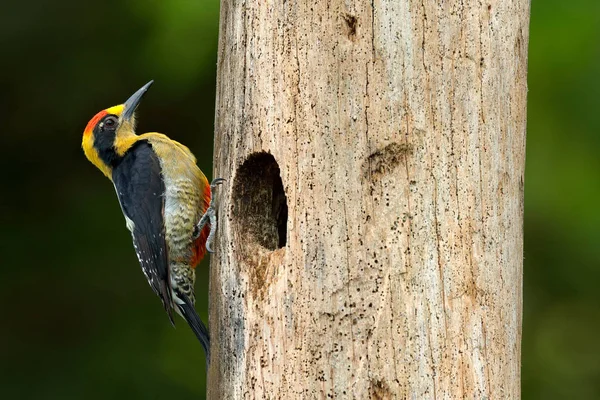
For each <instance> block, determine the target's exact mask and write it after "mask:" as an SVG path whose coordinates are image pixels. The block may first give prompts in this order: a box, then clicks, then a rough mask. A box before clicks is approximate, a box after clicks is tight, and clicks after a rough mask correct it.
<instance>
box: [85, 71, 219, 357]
mask: <svg viewBox="0 0 600 400" xmlns="http://www.w3.org/2000/svg"><path fill="white" fill-rule="evenodd" d="M152 83H153V81H150V82H148V83H147V84H146V85H144V86H143V87H142V88H140V89H139V90H138V91H137V92H135V93H134V94H133V95H132V96H131V97H130V98H129V99H128V100H127V101H126V102H125V103H123V104H121V105H117V106H114V107H110V108H107V109H105V110H102V111H100V112H99V113H98V114H96V115H95V116H94V117H93V118H92V119H91V120H90V121H89V122H88V124H87V126H86V128H85V130H84V132H83V140H82V147H83V151H84V153H85V156H86V157H87V159H88V160H89V161H91V163H92V164H94V165H95V166H96V167H97V168H98V169H99V170H100V171H102V173H104V175H106V176H107V177H108V179H110V180H111V181H112V183H113V185H114V187H115V190H116V192H117V197H118V199H119V203H120V205H121V210H122V211H123V215H124V216H125V225H126V226H127V229H128V230H129V231H130V232H131V235H132V238H133V246H134V248H135V252H136V254H137V257H138V260H139V263H140V265H141V267H142V271H143V272H144V275H145V276H146V279H147V280H148V283H149V284H150V286H151V287H152V289H153V291H154V292H155V293H156V294H157V295H158V297H160V299H161V301H162V304H163V306H164V308H165V311H166V312H167V315H168V316H169V320H170V321H171V324H173V325H175V322H174V320H173V309H174V310H175V311H176V312H177V313H178V314H179V315H181V316H182V317H183V318H184V319H185V320H186V322H187V323H188V324H189V326H190V327H191V329H192V330H193V331H194V334H195V335H196V337H197V338H198V340H199V341H200V343H201V344H202V347H203V348H204V352H205V354H206V360H207V364H208V362H209V360H210V339H209V333H208V329H207V328H206V326H205V325H204V323H203V322H202V320H201V319H200V317H199V316H198V314H197V313H196V310H195V308H194V303H195V296H194V283H195V280H196V273H195V268H196V265H197V264H198V263H199V262H200V260H201V259H202V258H203V257H204V255H205V252H206V250H208V251H209V252H212V249H211V244H212V240H213V237H214V233H215V230H216V223H217V220H216V213H215V209H214V205H213V200H214V198H213V197H211V194H212V192H213V191H214V189H215V188H216V186H217V185H219V184H221V183H222V182H223V181H224V180H223V179H215V180H214V181H213V182H212V183H211V185H209V184H208V180H207V179H206V177H205V176H204V174H203V173H202V171H200V169H199V168H198V166H197V165H196V158H195V157H194V155H193V154H192V153H191V152H190V150H189V149H188V148H187V147H185V146H184V145H182V144H181V143H178V142H176V141H174V140H171V139H169V138H168V137H167V136H165V135H163V134H161V133H154V132H153V133H144V134H141V135H138V134H136V133H135V125H136V124H135V115H134V113H135V110H136V108H137V106H138V105H139V103H140V100H141V99H142V97H143V96H144V94H145V93H146V91H147V90H148V88H149V87H150V85H152Z"/></svg>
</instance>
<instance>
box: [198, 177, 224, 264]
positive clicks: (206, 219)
mask: <svg viewBox="0 0 600 400" xmlns="http://www.w3.org/2000/svg"><path fill="white" fill-rule="evenodd" d="M223 182H225V179H223V178H216V179H213V181H212V182H211V183H210V194H211V196H210V204H209V206H208V208H207V209H206V212H205V213H204V215H202V218H200V221H199V222H198V224H197V225H196V228H195V229H194V240H196V239H197V238H198V237H199V236H200V232H202V229H203V228H204V226H205V225H206V224H207V223H208V224H210V233H209V234H208V238H207V239H206V250H207V251H208V252H209V253H212V252H213V249H212V242H213V240H214V236H215V232H216V231H217V210H216V207H215V206H214V201H215V197H216V196H215V195H214V191H215V189H216V188H217V186H218V185H220V184H222V183H223Z"/></svg>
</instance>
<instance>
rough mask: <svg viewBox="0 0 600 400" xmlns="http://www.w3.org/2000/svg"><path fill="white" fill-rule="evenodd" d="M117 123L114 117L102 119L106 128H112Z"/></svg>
mask: <svg viewBox="0 0 600 400" xmlns="http://www.w3.org/2000/svg"><path fill="white" fill-rule="evenodd" d="M115 125H117V119H116V118H115V117H108V118H106V120H104V126H105V127H107V128H108V129H112V128H114V127H115Z"/></svg>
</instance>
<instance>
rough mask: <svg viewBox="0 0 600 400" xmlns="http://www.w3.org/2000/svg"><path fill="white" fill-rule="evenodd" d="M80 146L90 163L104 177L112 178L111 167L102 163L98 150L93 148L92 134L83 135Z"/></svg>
mask: <svg viewBox="0 0 600 400" xmlns="http://www.w3.org/2000/svg"><path fill="white" fill-rule="evenodd" d="M81 147H83V152H84V153H85V156H86V157H87V159H88V160H90V162H91V163H92V164H94V165H95V166H96V168H98V169H99V170H100V171H102V173H103V174H104V175H106V177H107V178H108V179H110V180H112V169H111V168H110V167H109V166H108V165H106V164H104V162H103V161H102V160H101V159H100V156H99V155H98V152H97V151H96V149H95V148H94V135H93V134H92V135H84V136H83V141H82V142H81Z"/></svg>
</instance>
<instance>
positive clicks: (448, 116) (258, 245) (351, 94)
mask: <svg viewBox="0 0 600 400" xmlns="http://www.w3.org/2000/svg"><path fill="white" fill-rule="evenodd" d="M529 6H530V4H529V0H507V1H498V0H493V1H468V0H467V1H441V0H438V1H433V0H419V1H412V0H373V1H368V2H367V1H363V2H360V1H358V2H343V1H337V0H331V1H314V0H311V1H309V0H288V1H284V0H277V1H275V0H268V1H267V0H256V1H240V0H221V27H220V43H219V61H218V85H217V86H218V87H217V103H216V106H217V112H216V125H215V133H216V142H215V171H214V172H215V174H214V175H215V176H219V177H224V178H227V179H228V181H227V182H226V184H225V185H224V186H223V187H222V188H221V189H219V190H220V191H219V193H220V199H221V201H220V206H219V213H220V226H219V230H218V238H217V243H216V251H217V253H216V254H215V255H214V256H213V257H214V258H213V260H212V266H211V317H210V323H211V333H212V340H213V342H212V346H213V347H212V354H213V363H212V365H211V370H210V373H209V398H211V399H242V398H243V399H296V398H298V399H301V398H302V399H316V398H340V399H342V398H357V399H366V398H375V399H388V398H400V399H402V398H410V399H450V398H453V399H454V398H456V399H458V398H476V399H485V398H489V399H517V398H519V397H520V352H521V351H520V350H521V349H520V342H521V319H522V315H521V308H522V265H523V263H522V256H523V229H522V225H523V174H524V162H525V127H526V94H527V83H526V75H527V44H528V36H529V35H528V27H529ZM260 152H267V153H270V154H272V155H273V156H274V159H275V160H276V161H277V163H278V165H279V168H280V176H281V179H282V182H283V188H284V189H285V195H286V196H287V206H288V207H289V215H288V220H287V228H285V225H283V226H284V231H286V237H285V239H284V238H282V234H281V231H278V227H277V221H278V219H281V213H279V214H278V213H277V210H274V209H275V208H277V207H278V206H277V204H279V205H280V200H281V196H276V197H277V198H276V199H274V200H271V194H272V191H277V190H276V189H273V187H274V186H273V183H272V182H273V179H274V177H275V176H276V175H278V174H279V171H277V170H276V168H275V167H273V166H272V165H271V166H268V163H269V160H268V158H267V157H263V158H260V157H258V158H255V159H253V160H251V161H250V162H249V164H246V166H245V168H244V169H243V170H239V168H240V166H241V165H242V164H243V163H244V162H245V161H246V160H248V158H249V156H250V155H251V154H253V153H260ZM261 163H262V164H261ZM236 171H239V172H236ZM236 174H237V175H236ZM275 203H277V204H275ZM276 206H277V207H276ZM283 240H285V246H284V247H283V248H279V249H277V247H278V245H279V244H282V243H279V242H282V241H283Z"/></svg>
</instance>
